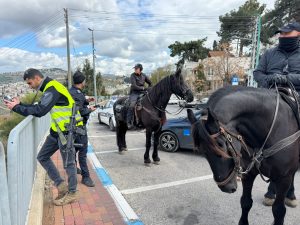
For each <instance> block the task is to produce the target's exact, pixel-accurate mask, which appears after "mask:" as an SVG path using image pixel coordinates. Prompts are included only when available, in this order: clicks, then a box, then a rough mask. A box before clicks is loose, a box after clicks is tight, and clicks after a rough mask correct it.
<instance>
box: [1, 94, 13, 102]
mask: <svg viewBox="0 0 300 225" xmlns="http://www.w3.org/2000/svg"><path fill="white" fill-rule="evenodd" d="M3 99H4V100H5V101H8V102H12V101H13V98H12V97H10V96H9V95H5V96H4V97H3Z"/></svg>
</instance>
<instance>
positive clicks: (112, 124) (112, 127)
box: [109, 118, 116, 131]
mask: <svg viewBox="0 0 300 225" xmlns="http://www.w3.org/2000/svg"><path fill="white" fill-rule="evenodd" d="M109 129H110V130H111V131H115V129H116V128H115V126H114V122H113V120H112V119H111V118H110V119H109Z"/></svg>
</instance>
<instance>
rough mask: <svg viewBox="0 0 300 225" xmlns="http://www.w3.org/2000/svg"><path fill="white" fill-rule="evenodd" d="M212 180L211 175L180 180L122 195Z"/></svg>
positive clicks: (141, 188) (126, 191)
mask: <svg viewBox="0 0 300 225" xmlns="http://www.w3.org/2000/svg"><path fill="white" fill-rule="evenodd" d="M212 178H213V175H212V174H210V175H206V176H201V177H194V178H190V179H186V180H179V181H173V182H168V183H162V184H155V185H150V186H145V187H138V188H132V189H126V190H122V191H121V193H122V194H124V195H129V194H135V193H140V192H145V191H152V190H157V189H162V188H168V187H174V186H178V185H182V184H189V183H194V182H198V181H203V180H210V179H212Z"/></svg>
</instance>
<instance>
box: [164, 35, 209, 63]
mask: <svg viewBox="0 0 300 225" xmlns="http://www.w3.org/2000/svg"><path fill="white" fill-rule="evenodd" d="M206 40H207V38H203V39H199V40H197V41H189V42H184V43H180V42H179V41H175V43H174V44H171V45H169V46H168V48H169V49H170V51H171V54H170V56H171V57H174V56H179V58H182V59H184V60H189V61H193V62H198V61H199V59H204V58H205V57H206V56H207V54H208V52H209V50H210V49H208V48H206V47H204V46H203V45H204V43H205V41H206Z"/></svg>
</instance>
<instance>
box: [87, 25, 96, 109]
mask: <svg viewBox="0 0 300 225" xmlns="http://www.w3.org/2000/svg"><path fill="white" fill-rule="evenodd" d="M88 30H89V31H91V32H92V48H93V77H94V97H95V105H97V100H98V98H97V85H96V71H95V58H96V56H95V43H94V30H93V29H91V28H88Z"/></svg>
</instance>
